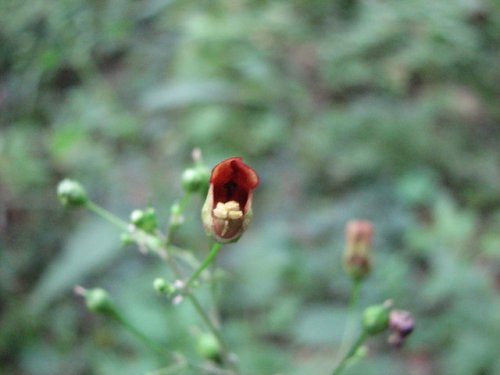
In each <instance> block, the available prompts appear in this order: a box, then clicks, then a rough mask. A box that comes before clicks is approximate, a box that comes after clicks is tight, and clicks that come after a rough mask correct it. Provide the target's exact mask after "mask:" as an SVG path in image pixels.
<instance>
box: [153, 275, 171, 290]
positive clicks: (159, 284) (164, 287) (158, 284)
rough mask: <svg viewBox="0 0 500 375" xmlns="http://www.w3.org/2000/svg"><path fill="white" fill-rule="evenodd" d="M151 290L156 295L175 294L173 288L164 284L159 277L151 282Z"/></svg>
mask: <svg viewBox="0 0 500 375" xmlns="http://www.w3.org/2000/svg"><path fill="white" fill-rule="evenodd" d="M153 288H154V289H155V290H156V291H157V292H158V293H166V294H171V293H173V292H175V287H174V286H173V285H172V284H170V283H168V282H166V281H165V279H163V278H161V277H157V278H156V279H155V280H154V281H153Z"/></svg>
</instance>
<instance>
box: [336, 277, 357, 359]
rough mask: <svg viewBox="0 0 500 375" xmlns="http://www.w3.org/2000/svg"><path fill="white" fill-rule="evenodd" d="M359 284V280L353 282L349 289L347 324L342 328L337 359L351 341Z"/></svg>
mask: <svg viewBox="0 0 500 375" xmlns="http://www.w3.org/2000/svg"><path fill="white" fill-rule="evenodd" d="M361 284H362V280H360V279H354V280H353V285H352V288H351V296H350V298H349V305H348V308H347V322H346V325H345V328H344V333H343V335H342V341H341V344H340V349H339V352H338V353H339V354H338V358H341V357H342V356H343V355H344V353H345V351H346V350H347V347H348V345H349V343H350V341H351V339H352V334H353V330H354V326H355V323H356V316H355V314H356V309H357V307H358V302H359V296H360V292H361Z"/></svg>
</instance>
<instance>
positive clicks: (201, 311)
mask: <svg viewBox="0 0 500 375" xmlns="http://www.w3.org/2000/svg"><path fill="white" fill-rule="evenodd" d="M187 298H188V299H189V300H190V301H191V304H192V305H193V307H194V308H195V310H196V312H197V313H198V314H199V315H200V317H201V318H202V319H203V321H204V322H205V324H206V325H207V327H208V329H209V330H210V332H211V333H212V334H213V335H214V337H215V339H216V340H217V342H218V343H219V348H220V351H221V356H222V358H223V360H224V363H226V364H227V365H228V366H229V367H230V368H231V370H233V371H234V373H235V374H239V371H238V368H237V367H236V365H235V364H234V362H233V361H232V360H231V357H230V354H229V350H228V349H227V345H226V342H225V341H224V338H223V337H222V335H221V334H220V332H219V329H218V328H217V327H216V326H215V325H214V323H213V322H212V320H211V319H210V317H209V316H208V315H207V313H206V312H205V310H204V309H203V307H202V306H201V304H200V302H199V301H198V299H197V298H196V297H195V296H194V295H193V294H191V293H188V294H187Z"/></svg>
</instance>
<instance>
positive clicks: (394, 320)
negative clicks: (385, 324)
mask: <svg viewBox="0 0 500 375" xmlns="http://www.w3.org/2000/svg"><path fill="white" fill-rule="evenodd" d="M414 327H415V319H414V318H413V316H412V314H411V313H410V312H408V311H405V310H392V311H391V313H390V316H389V328H390V329H391V334H390V335H389V338H388V342H389V344H391V345H392V346H394V347H396V348H400V347H401V346H402V345H403V344H404V342H405V339H406V337H407V336H408V335H409V334H410V333H412V332H413V328H414Z"/></svg>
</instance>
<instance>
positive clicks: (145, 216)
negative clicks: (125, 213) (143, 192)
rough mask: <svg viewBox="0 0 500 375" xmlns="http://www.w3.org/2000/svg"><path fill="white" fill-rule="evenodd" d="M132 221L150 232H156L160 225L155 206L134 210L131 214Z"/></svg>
mask: <svg viewBox="0 0 500 375" xmlns="http://www.w3.org/2000/svg"><path fill="white" fill-rule="evenodd" d="M130 221H131V222H132V224H134V225H135V226H136V227H137V228H139V229H142V230H144V231H145V232H149V233H152V232H154V230H155V229H156V228H157V227H158V223H157V221H156V211H155V209H154V208H153V207H148V208H146V209H145V210H144V211H143V210H134V211H132V213H131V214H130Z"/></svg>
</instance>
